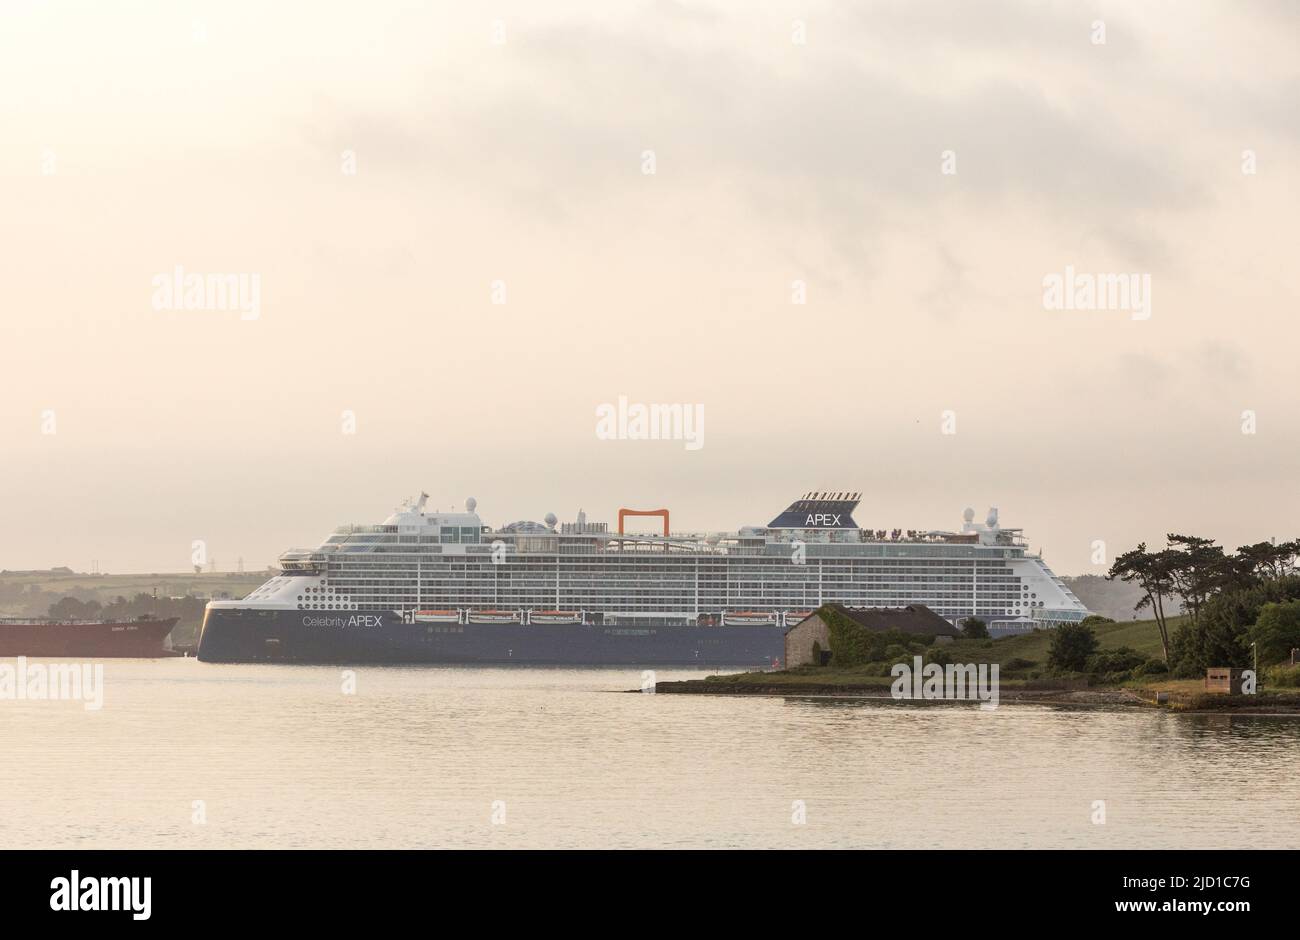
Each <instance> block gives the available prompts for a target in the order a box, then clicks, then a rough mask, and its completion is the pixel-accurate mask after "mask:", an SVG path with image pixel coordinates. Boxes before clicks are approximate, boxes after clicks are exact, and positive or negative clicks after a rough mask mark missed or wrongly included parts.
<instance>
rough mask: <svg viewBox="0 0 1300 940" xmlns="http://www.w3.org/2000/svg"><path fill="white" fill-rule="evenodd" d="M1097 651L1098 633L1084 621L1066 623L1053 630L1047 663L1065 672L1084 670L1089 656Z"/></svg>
mask: <svg viewBox="0 0 1300 940" xmlns="http://www.w3.org/2000/svg"><path fill="white" fill-rule="evenodd" d="M1095 652H1097V634H1095V633H1093V632H1092V627H1085V626H1084V625H1083V624H1082V623H1066V624H1062V625H1061V626H1059V627H1057V628H1056V629H1055V630H1054V631H1053V632H1052V641H1051V644H1050V645H1049V646H1048V648H1047V665H1049V666H1051V667H1052V668H1053V669H1056V670H1059V671H1063V672H1083V671H1084V670H1085V669H1086V668H1087V666H1088V657H1089V656H1091V655H1092V654H1093V653H1095Z"/></svg>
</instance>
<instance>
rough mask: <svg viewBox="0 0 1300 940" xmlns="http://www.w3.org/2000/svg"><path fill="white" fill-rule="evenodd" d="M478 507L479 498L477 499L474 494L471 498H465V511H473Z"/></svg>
mask: <svg viewBox="0 0 1300 940" xmlns="http://www.w3.org/2000/svg"><path fill="white" fill-rule="evenodd" d="M477 508H478V500H477V499H475V498H474V497H473V496H471V497H470V498H469V499H467V500H465V511H466V512H473V511H474V510H475V509H477Z"/></svg>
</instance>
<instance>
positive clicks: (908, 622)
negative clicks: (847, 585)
mask: <svg viewBox="0 0 1300 940" xmlns="http://www.w3.org/2000/svg"><path fill="white" fill-rule="evenodd" d="M827 609H831V610H834V611H836V612H837V613H839V614H841V615H843V616H845V617H847V618H848V619H850V620H852V621H853V622H854V623H856V624H858V625H859V626H861V627H863V628H864V629H867V630H871V631H873V632H884V631H886V630H898V631H899V632H901V633H910V634H914V635H916V636H932V637H935V638H936V639H939V638H940V637H946V638H948V639H952V638H954V637H956V636H958V635H959V634H958V632H957V630H956V629H955V628H954V627H953V625H952V624H951V623H949V622H948V621H947V620H945V619H944V618H942V617H940V616H939V615H938V614H936V613H935V612H934V611H933V610H931V609H930V608H929V607H926V606H925V605H924V604H909V605H908V606H907V607H844V606H842V605H840V604H825V605H823V606H821V607H818V608H817V609H816V610H814V611H813V612H812V613H811V614H809V615H808V616H807V617H805V618H804V619H803V620H800V621H799V622H798V623H796V624H795V625H794V626H792V627H791V628H790V629H788V630H786V631H785V667H786V668H787V669H793V668H794V667H795V666H808V665H821V664H822V663H814V661H813V644H814V643H815V644H817V647H818V648H819V649H820V650H821V653H822V662H825V661H826V658H827V657H829V655H830V652H831V634H830V627H829V626H827V624H826V621H825V620H824V619H823V618H822V611H824V610H827Z"/></svg>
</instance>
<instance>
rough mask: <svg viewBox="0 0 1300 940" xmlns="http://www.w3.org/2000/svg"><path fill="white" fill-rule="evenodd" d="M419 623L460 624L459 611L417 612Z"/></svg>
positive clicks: (416, 616) (416, 617)
mask: <svg viewBox="0 0 1300 940" xmlns="http://www.w3.org/2000/svg"><path fill="white" fill-rule="evenodd" d="M415 619H416V622H417V623H460V611H459V610H417V611H416V612H415Z"/></svg>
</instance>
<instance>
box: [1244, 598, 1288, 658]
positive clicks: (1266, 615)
mask: <svg viewBox="0 0 1300 940" xmlns="http://www.w3.org/2000/svg"><path fill="white" fill-rule="evenodd" d="M1248 635H1249V637H1250V639H1251V640H1252V641H1254V643H1255V644H1256V645H1255V649H1256V651H1257V652H1258V653H1259V663H1260V665H1261V666H1271V665H1273V664H1274V663H1280V662H1282V661H1283V660H1287V659H1290V657H1291V650H1293V649H1295V648H1297V647H1300V601H1285V602H1282V603H1270V604H1265V605H1264V606H1263V607H1262V608H1260V611H1259V616H1258V617H1257V618H1256V620H1255V623H1254V624H1252V625H1251V627H1250V630H1249V633H1248Z"/></svg>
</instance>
